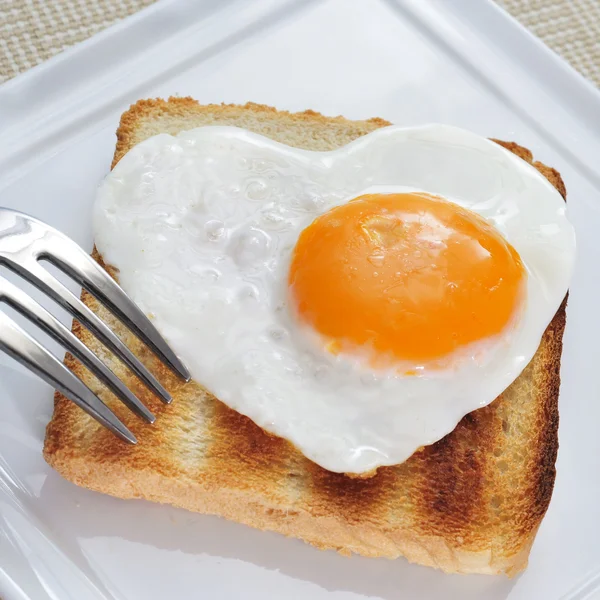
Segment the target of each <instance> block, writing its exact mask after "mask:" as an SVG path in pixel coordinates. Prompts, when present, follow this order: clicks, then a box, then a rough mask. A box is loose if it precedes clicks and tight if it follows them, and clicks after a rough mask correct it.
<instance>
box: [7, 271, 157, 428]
mask: <svg viewBox="0 0 600 600" xmlns="http://www.w3.org/2000/svg"><path fill="white" fill-rule="evenodd" d="M0 299H3V300H4V301H6V303H7V304H9V305H10V306H12V307H13V308H14V309H15V310H17V311H19V312H20V313H21V314H22V315H24V316H25V317H27V318H28V319H29V320H30V321H32V322H34V323H36V324H37V325H39V326H40V327H41V328H42V329H43V330H44V331H45V332H46V333H48V334H49V335H50V336H52V337H53V338H54V339H55V340H56V341H58V342H59V343H61V344H62V345H63V346H64V347H65V348H67V350H69V351H70V352H71V353H72V354H73V355H74V356H75V357H77V358H78V359H79V360H80V361H81V362H82V363H83V364H84V365H85V366H86V367H87V368H88V369H89V370H90V371H91V372H92V373H93V374H94V375H95V376H96V377H98V379H100V381H102V382H103V383H104V384H105V385H106V386H107V387H108V388H109V389H110V390H111V391H112V392H113V393H114V394H115V395H116V396H117V397H118V398H120V399H121V400H122V401H123V403H124V404H125V405H126V406H127V407H128V408H129V409H130V410H132V411H133V412H134V413H136V414H137V415H139V416H140V417H142V418H143V419H145V420H146V421H148V422H149V423H154V421H155V418H154V415H153V414H152V413H151V412H150V411H149V410H148V408H146V406H144V404H142V402H141V401H140V400H139V399H138V398H137V397H136V396H135V395H134V394H133V393H132V392H131V391H130V390H129V389H128V388H127V386H126V385H125V384H124V383H123V382H122V381H121V380H120V379H119V378H118V377H117V376H116V375H115V374H114V373H113V372H112V371H111V370H110V369H109V368H108V367H107V366H106V365H105V364H104V363H103V362H102V361H101V360H100V359H99V358H98V357H97V356H96V355H95V354H94V353H93V352H92V351H91V350H90V349H89V348H88V347H87V346H86V345H85V344H83V343H82V342H81V341H80V340H79V339H77V338H76V337H75V336H74V335H73V334H72V333H71V332H70V331H69V330H68V329H67V328H66V327H65V326H64V325H63V324H62V323H61V322H60V321H59V320H58V319H56V318H55V317H54V316H53V315H52V314H50V313H49V312H48V311H47V310H46V309H45V308H44V307H42V306H41V305H40V304H38V303H37V302H36V301H35V300H33V299H32V298H30V297H29V296H28V295H27V294H26V293H25V292H24V291H23V290H21V289H19V288H18V287H17V286H15V285H13V284H12V283H10V282H9V281H7V280H6V279H3V278H0Z"/></svg>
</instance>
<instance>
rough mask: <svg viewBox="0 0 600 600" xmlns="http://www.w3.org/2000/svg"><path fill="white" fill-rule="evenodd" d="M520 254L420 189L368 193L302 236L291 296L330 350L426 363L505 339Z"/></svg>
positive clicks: (516, 295)
mask: <svg viewBox="0 0 600 600" xmlns="http://www.w3.org/2000/svg"><path fill="white" fill-rule="evenodd" d="M525 279H526V276H525V269H524V267H523V264H522V262H521V259H520V257H519V255H518V253H517V251H516V250H515V249H514V248H513V247H512V246H511V245H510V244H509V243H508V242H507V241H506V240H505V239H504V237H503V236H502V235H501V234H500V233H499V232H498V231H497V230H496V229H495V228H494V227H493V226H492V225H491V224H490V223H488V222H487V221H486V220H485V219H484V218H483V217H481V216H479V215H477V214H475V213H473V212H471V211H469V210H467V209H465V208H462V207H460V206H458V205H456V204H454V203H452V202H448V201H446V200H444V199H441V198H438V197H435V196H430V195H427V194H421V193H411V194H408V193H402V194H371V195H365V196H361V197H359V198H356V199H355V200H353V201H351V202H348V203H346V204H343V205H340V206H336V207H335V208H332V209H331V210H330V211H328V212H327V213H325V214H323V215H321V216H320V217H318V218H317V219H315V220H314V221H313V223H312V224H311V225H309V226H308V227H307V228H306V229H304V230H303V231H302V233H301V234H300V237H299V239H298V242H297V244H296V247H295V249H294V252H293V255H292V261H291V266H290V272H289V281H288V283H289V292H290V299H291V302H292V306H293V307H294V309H295V311H296V314H297V317H298V318H299V319H300V320H301V321H302V322H304V323H306V324H308V325H310V326H311V327H312V328H313V329H314V330H316V331H317V332H318V333H319V334H321V335H322V336H323V337H324V338H325V340H326V347H327V348H328V349H329V350H330V351H331V352H333V353H338V352H342V351H352V350H353V349H355V348H356V347H366V348H369V349H370V350H372V351H374V352H375V353H376V356H387V357H391V358H392V359H394V360H402V361H404V360H409V361H418V362H419V363H423V364H426V363H428V362H433V363H435V361H436V360H437V359H440V358H442V357H445V356H447V355H449V354H451V353H453V352H455V351H457V350H459V349H461V348H462V347H465V346H467V345H468V344H471V343H473V342H477V341H480V340H483V339H485V338H489V337H491V336H495V335H497V334H499V333H501V332H502V331H503V330H504V329H505V328H506V327H507V326H508V325H509V323H510V321H511V320H512V319H513V318H514V315H515V314H516V311H517V309H518V308H519V306H520V305H521V304H522V296H523V294H524V288H525V286H524V283H525Z"/></svg>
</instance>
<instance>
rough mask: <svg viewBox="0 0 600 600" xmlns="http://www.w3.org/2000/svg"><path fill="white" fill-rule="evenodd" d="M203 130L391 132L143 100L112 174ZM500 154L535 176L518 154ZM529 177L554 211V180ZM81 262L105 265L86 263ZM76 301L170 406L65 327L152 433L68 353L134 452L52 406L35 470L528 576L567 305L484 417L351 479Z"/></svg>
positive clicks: (339, 543)
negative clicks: (141, 409)
mask: <svg viewBox="0 0 600 600" xmlns="http://www.w3.org/2000/svg"><path fill="white" fill-rule="evenodd" d="M209 124H229V125H237V126H240V127H244V128H246V129H249V130H252V131H255V132H257V133H260V134H263V135H266V136H269V137H271V138H273V139H275V140H278V141H280V142H283V143H285V144H288V145H292V146H297V147H301V148H306V149H311V150H330V149H333V148H336V147H338V146H342V145H344V144H346V143H348V142H350V141H351V140H353V139H355V138H357V137H359V136H361V135H364V134H366V133H368V132H370V131H373V130H374V129H376V128H378V127H383V126H385V125H388V124H389V123H387V122H386V121H384V120H381V119H371V120H368V121H349V120H346V119H344V118H342V117H336V118H327V117H324V116H322V115H320V114H318V113H315V112H312V111H307V112H304V113H296V114H291V113H287V112H280V111H276V110H275V109H273V108H269V107H266V106H260V105H256V104H247V105H245V106H233V105H209V106H201V105H199V104H198V103H196V102H195V101H194V100H192V99H190V98H172V99H170V100H169V101H163V100H146V101H140V102H138V103H137V104H135V105H133V106H132V107H131V108H130V109H129V110H128V111H127V112H126V113H125V114H124V115H123V117H122V118H121V124H120V126H119V129H118V131H117V139H118V141H117V147H116V152H115V156H114V161H113V166H114V165H115V164H116V163H117V162H118V161H119V160H120V159H121V158H122V157H123V156H124V154H125V153H126V152H127V151H128V150H129V149H131V148H132V147H133V146H135V145H136V144H138V143H139V142H141V141H142V140H144V139H146V138H148V137H150V136H152V135H155V134H158V133H165V132H166V133H171V134H176V133H177V132H179V131H181V130H185V129H191V128H194V127H200V126H202V125H209ZM498 143H500V144H502V145H503V146H504V147H505V148H507V149H508V150H510V151H511V152H514V153H515V154H517V155H518V156H520V157H521V158H522V159H523V160H525V161H527V162H529V163H532V156H531V153H530V152H529V151H528V150H526V149H525V148H522V147H521V146H518V145H517V144H514V143H507V142H498ZM532 164H533V165H534V166H535V167H536V168H537V169H538V170H539V171H540V172H541V173H542V174H543V175H544V176H545V177H547V178H548V180H549V181H550V182H551V183H552V184H553V185H554V186H555V187H556V189H557V190H558V191H559V192H560V193H561V194H562V195H563V197H564V196H565V188H564V184H563V182H562V180H561V177H560V175H559V174H558V172H557V171H555V170H554V169H551V168H549V167H546V166H545V165H543V164H541V163H538V162H533V163H532ZM94 257H95V258H96V260H98V261H99V262H100V263H101V264H102V259H101V257H100V256H99V255H98V253H97V252H96V251H95V250H94ZM109 271H110V272H111V273H112V274H113V276H114V275H115V273H114V272H113V271H112V270H111V269H110V267H109ZM82 298H83V300H84V302H85V303H86V304H87V305H88V306H89V307H90V308H91V309H92V310H94V311H95V312H97V313H98V314H99V315H100V316H101V318H102V319H104V320H105V321H106V322H107V323H109V324H110V326H111V327H112V328H113V329H114V330H116V331H117V332H118V333H119V334H120V335H121V336H123V338H124V339H125V341H126V342H127V343H128V344H129V345H130V347H132V349H133V350H134V351H135V352H136V353H137V354H138V355H139V356H140V357H141V358H142V360H143V361H144V362H145V363H146V364H147V365H148V366H149V367H150V368H151V369H152V370H153V372H154V373H156V374H157V376H158V377H159V378H160V379H161V380H162V382H163V383H165V385H166V386H167V388H168V389H169V390H170V391H171V392H172V394H173V397H174V401H173V403H172V404H171V405H169V406H165V405H163V404H162V403H160V401H158V400H157V399H156V398H155V397H154V396H153V395H152V394H151V393H150V392H149V391H148V390H147V389H146V388H145V387H144V386H143V385H142V384H141V383H140V382H139V381H138V380H137V379H136V378H135V377H134V376H133V375H132V374H131V372H129V371H128V370H127V369H126V367H124V366H123V364H122V363H120V362H119V361H118V360H116V359H115V358H114V357H113V356H112V355H110V354H109V353H108V352H107V351H106V349H105V348H104V347H103V346H102V345H101V344H100V343H99V342H98V341H97V340H96V339H95V338H94V336H93V335H91V334H90V333H89V332H88V331H87V330H85V329H84V328H82V327H81V326H80V325H79V324H78V323H77V322H75V323H74V324H73V331H74V332H75V333H76V335H77V336H78V337H79V338H80V339H81V340H83V341H84V342H85V343H86V344H87V345H88V346H89V347H90V348H92V349H93V350H94V351H95V352H96V353H97V354H99V355H100V356H101V358H103V360H105V361H106V362H107V364H109V365H110V366H111V368H113V369H114V370H115V372H116V373H117V375H119V376H120V377H121V379H123V381H125V382H126V384H127V385H128V387H129V388H130V389H132V390H133V391H134V392H135V393H136V394H137V395H138V397H139V398H141V399H142V400H143V401H144V403H145V404H146V405H148V406H149V407H150V409H151V410H152V411H153V412H154V413H155V414H156V415H157V421H156V424H155V425H154V426H150V425H147V424H145V423H143V422H142V421H141V420H140V419H137V418H136V417H135V416H133V415H132V414H131V413H129V412H128V411H127V410H126V409H125V408H124V407H123V406H122V405H121V404H120V403H119V402H117V401H116V400H115V398H114V397H113V396H112V394H111V393H110V392H108V391H107V390H106V388H104V386H103V385H102V384H100V383H99V382H98V381H97V380H96V379H95V378H94V377H93V376H92V375H91V374H90V373H89V372H88V371H87V370H86V369H85V368H84V367H83V366H82V365H81V364H79V363H78V362H77V361H76V360H74V359H73V357H71V356H70V355H67V357H66V359H65V360H66V364H67V365H68V366H69V367H70V368H71V369H72V370H73V371H74V372H75V373H76V374H78V375H79V376H80V377H81V378H82V379H83V380H84V381H85V382H86V384H87V385H88V386H89V387H90V388H91V389H92V390H93V391H94V392H96V393H97V394H98V395H99V396H100V397H101V398H102V399H103V400H104V401H105V402H106V403H107V404H109V405H110V406H111V407H112V408H113V409H114V411H115V412H116V413H117V414H118V416H119V417H120V418H121V419H122V420H123V421H124V422H125V423H126V424H127V426H128V427H129V428H130V429H131V430H132V431H133V432H134V434H135V435H136V436H137V438H138V440H139V443H138V444H137V445H136V446H131V445H128V444H126V443H124V442H122V441H120V440H119V439H117V438H116V437H115V436H114V435H113V434H111V433H110V432H109V431H107V430H106V429H103V428H102V427H101V426H100V425H98V424H97V423H96V422H95V421H94V420H92V419H91V418H90V417H88V416H87V415H86V414H85V413H84V412H83V411H81V410H80V409H79V408H78V407H76V406H75V405H74V404H73V403H71V402H69V401H68V400H66V399H65V398H64V397H63V396H61V395H60V394H58V393H57V394H56V399H55V410H54V416H53V418H52V421H51V422H50V424H49V425H48V428H47V435H46V441H45V446H44V456H45V458H46V460H47V461H48V463H49V464H50V465H52V466H53V467H54V468H55V469H56V470H57V471H58V472H59V473H61V474H62V475H63V476H64V477H65V478H67V479H69V480H70V481H72V482H74V483H76V484H77V485H81V486H84V487H87V488H90V489H92V490H97V491H100V492H104V493H106V494H111V495H113V496H118V497H121V498H144V499H147V500H152V501H155V502H163V503H169V504H172V505H175V506H179V507H183V508H186V509H189V510H192V511H198V512H202V513H211V514H216V515H221V516H223V517H226V518H228V519H232V520H234V521H239V522H240V523H245V524H247V525H250V526H252V527H257V528H260V529H268V530H273V531H277V532H280V533H283V534H285V535H288V536H294V537H298V538H301V539H303V540H305V541H307V542H309V543H310V544H313V545H314V546H317V547H318V548H322V549H335V550H337V551H339V552H341V553H344V554H350V553H358V554H362V555H365V556H371V557H375V556H381V557H389V558H395V557H398V556H404V557H406V558H407V559H408V560H409V561H412V562H416V563H419V564H422V565H429V566H433V567H438V568H440V569H443V570H444V571H447V572H461V573H503V572H504V573H507V574H509V575H512V574H514V573H516V572H518V571H520V570H522V569H523V568H524V567H525V566H526V564H527V559H528V555H529V550H530V547H531V545H532V543H533V540H534V537H535V534H536V532H537V529H538V527H539V525H540V522H541V520H542V517H543V516H544V513H545V512H546V509H547V507H548V503H549V502H550V497H551V495H552V488H553V485H554V477H555V468H554V463H555V459H556V453H557V449H558V437H557V434H558V410H557V401H558V390H559V383H560V375H559V368H560V357H561V349H562V336H563V329H564V326H565V304H566V300H565V302H564V303H563V305H562V306H561V307H560V309H559V310H558V312H557V314H556V316H555V317H554V319H553V320H552V322H551V323H550V324H549V326H548V328H547V329H546V332H545V334H544V336H543V339H542V341H541V343H540V346H539V349H538V351H537V353H536V354H535V356H534V358H533V359H532V361H531V362H530V364H529V365H528V366H527V368H526V369H525V370H524V371H523V373H522V374H521V376H520V377H519V378H518V379H517V380H516V381H515V382H514V383H513V384H512V385H511V386H510V387H509V388H508V389H507V390H506V391H505V392H504V393H503V394H502V395H501V396H500V397H498V398H497V399H496V400H495V401H494V402H493V403H492V404H491V405H489V406H487V407H485V408H482V409H480V410H477V411H475V412H473V413H471V414H469V415H467V416H466V417H464V418H463V419H462V421H461V422H460V423H459V424H458V426H457V427H456V429H455V430H454V431H453V432H452V433H451V434H449V435H447V436H446V437H444V438H443V439H442V440H440V441H439V442H437V443H436V444H434V445H432V446H429V447H426V448H423V449H422V450H420V451H418V452H416V453H415V454H414V455H413V456H412V457H411V458H410V459H409V460H408V461H406V462H405V463H404V464H401V465H398V466H394V467H385V468H381V469H379V470H378V471H377V473H376V475H374V476H373V477H370V478H365V479H356V478H355V479H351V478H349V477H347V476H345V475H343V474H335V473H331V472H328V471H326V470H324V469H322V468H320V467H319V466H317V465H316V464H314V463H312V462H311V461H309V460H308V459H306V458H305V457H304V456H302V455H301V454H300V453H299V452H298V451H296V450H295V449H294V448H293V447H292V446H291V445H290V444H289V443H288V442H286V441H285V440H282V439H279V438H277V437H274V436H272V435H267V434H266V433H264V432H263V431H262V430H261V429H260V428H259V427H257V426H256V425H255V424H254V423H253V422H252V421H250V420H249V419H248V418H246V417H244V416H242V415H240V414H238V413H236V412H234V411H233V410H230V409H229V408H227V407H226V406H225V405H223V404H222V403H221V402H219V401H218V400H217V399H216V398H215V397H213V396H212V395H211V394H209V393H208V392H207V391H206V390H204V389H203V388H202V386H201V385H199V384H197V383H194V382H192V383H189V384H183V383H182V382H181V381H180V380H178V379H177V378H176V377H175V376H174V375H173V374H171V373H170V372H169V371H168V370H167V369H166V368H165V367H164V366H162V365H160V364H159V362H158V360H157V359H156V358H155V357H153V355H152V354H151V353H150V351H149V350H147V349H146V348H144V347H142V345H141V344H140V343H139V342H138V341H137V340H136V339H135V338H134V336H133V335H131V334H130V333H128V332H127V330H125V328H124V327H123V326H121V325H120V324H119V323H118V322H117V321H116V320H115V319H114V318H113V317H112V316H111V315H110V314H109V313H108V312H107V311H106V310H105V309H104V308H103V307H102V306H101V305H100V304H99V303H98V302H97V301H96V300H95V299H94V298H93V297H92V296H90V295H89V294H87V293H85V292H84V293H83V294H82Z"/></svg>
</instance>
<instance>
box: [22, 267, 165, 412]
mask: <svg viewBox="0 0 600 600" xmlns="http://www.w3.org/2000/svg"><path fill="white" fill-rule="evenodd" d="M10 267H11V268H12V269H14V270H16V271H17V272H18V273H19V274H20V275H21V276H22V277H24V278H25V279H27V280H28V281H29V282H31V283H33V284H34V285H35V286H36V287H38V288H40V289H41V290H42V291H43V292H45V293H47V294H48V295H49V296H50V297H51V298H52V299H53V300H55V301H56V302H58V303H59V304H60V305H61V306H62V307H64V308H65V309H66V310H68V311H69V312H70V313H71V314H72V315H73V316H74V317H75V318H76V319H77V320H78V321H81V323H82V324H83V325H85V326H86V327H87V328H88V329H89V330H90V331H91V332H92V333H93V334H94V335H95V336H96V337H97V338H98V339H99V340H100V341H101V342H102V343H103V344H104V345H105V346H106V347H107V348H109V349H110V350H112V351H113V352H114V353H115V354H116V355H117V356H118V357H119V358H120V359H121V360H122V361H123V362H124V363H125V364H126V365H127V366H128V367H129V368H130V369H131V370H132V371H133V372H134V373H135V374H136V375H137V376H138V377H139V378H140V379H141V380H142V381H143V382H144V383H145V384H146V385H147V386H148V387H149V388H150V389H151V390H152V391H153V392H154V393H155V394H157V395H158V396H159V397H160V398H161V400H163V401H164V402H166V403H169V402H171V400H172V398H171V395H170V394H169V392H167V390H166V389H165V388H164V387H163V386H162V385H161V384H160V382H159V381H158V380H157V379H156V377H154V375H152V373H150V371H148V369H146V367H144V365H143V364H142V363H141V362H140V361H139V359H138V358H137V357H136V356H135V355H134V354H133V352H131V350H130V349H129V348H128V347H127V346H126V345H125V344H124V343H123V342H122V341H121V340H120V339H119V337H118V336H117V335H116V334H115V333H114V332H113V331H112V330H111V329H110V328H109V327H108V325H106V324H105V323H104V322H103V321H102V320H101V319H100V318H99V317H98V316H96V314H95V313H94V312H92V311H91V310H90V309H89V308H88V307H87V306H86V305H85V304H84V303H83V302H82V301H81V300H79V298H77V296H75V295H74V294H73V293H71V292H70V291H69V290H68V289H67V288H66V287H65V286H64V285H63V284H62V283H61V282H60V281H59V280H58V279H56V278H55V277H54V276H52V275H51V274H50V273H49V272H48V271H46V269H44V268H43V267H42V266H41V265H40V264H39V263H38V262H37V261H35V260H31V261H27V263H10Z"/></svg>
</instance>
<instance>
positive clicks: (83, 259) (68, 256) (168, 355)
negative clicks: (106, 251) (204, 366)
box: [44, 232, 190, 381]
mask: <svg viewBox="0 0 600 600" xmlns="http://www.w3.org/2000/svg"><path fill="white" fill-rule="evenodd" d="M53 233H55V235H54V236H53V237H52V238H48V240H47V243H48V245H49V247H50V249H51V251H50V253H49V254H48V255H47V256H44V258H46V259H47V260H49V261H50V262H52V263H53V264H54V265H55V266H56V267H58V268H59V269H61V270H62V271H64V272H65V273H66V274H67V275H69V276H71V277H73V279H75V280H76V281H77V282H78V283H80V284H81V285H82V286H83V287H84V288H85V289H87V291H88V292H90V293H91V294H93V295H94V296H96V297H97V298H98V300H100V301H101V302H102V303H103V304H104V305H105V306H106V307H107V308H108V309H109V310H110V311H111V312H113V313H114V314H115V315H116V316H117V317H118V318H119V319H120V320H121V321H122V322H123V323H124V324H125V325H126V326H127V327H128V328H129V329H131V330H132V331H133V333H135V334H136V335H137V336H138V337H139V338H140V339H141V340H142V341H143V342H144V343H145V344H147V345H148V346H150V348H151V349H152V350H153V351H154V353H155V354H157V355H158V356H159V357H160V358H161V360H162V361H163V362H165V363H166V364H167V365H168V366H169V367H170V368H171V369H172V370H174V371H175V372H176V373H177V374H178V375H179V376H180V377H183V378H184V379H185V380H186V381H189V379H190V373H189V371H188V370H187V368H186V367H185V365H184V364H183V363H182V362H181V360H180V359H179V358H178V357H177V355H176V354H175V353H174V352H173V351H172V350H171V348H169V346H168V345H167V343H166V342H165V340H164V339H163V338H162V336H161V335H160V333H158V331H157V330H156V328H155V327H154V325H152V323H151V322H150V320H149V319H148V318H147V317H146V315H145V314H144V313H143V312H142V311H141V310H140V309H139V308H138V307H137V306H136V304H134V302H133V301H132V300H131V299H130V298H129V296H128V295H127V294H126V293H125V292H124V291H123V290H122V289H121V288H120V287H119V285H118V284H117V283H116V282H115V280H114V279H113V278H112V277H111V276H110V275H109V274H108V273H107V272H106V271H104V270H103V269H102V268H101V267H100V266H99V265H98V263H97V262H96V261H95V260H94V259H93V258H92V257H91V256H90V255H89V254H87V252H85V251H84V250H83V249H82V248H80V247H79V246H78V245H77V244H76V243H75V242H73V241H72V240H71V239H69V238H68V237H66V236H64V235H63V234H62V233H60V232H53Z"/></svg>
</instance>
